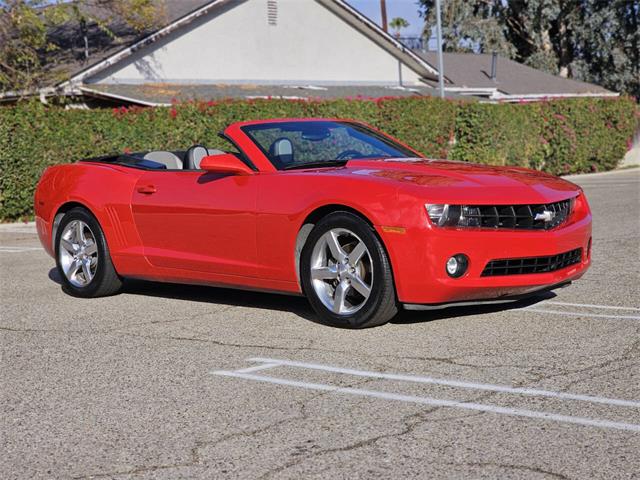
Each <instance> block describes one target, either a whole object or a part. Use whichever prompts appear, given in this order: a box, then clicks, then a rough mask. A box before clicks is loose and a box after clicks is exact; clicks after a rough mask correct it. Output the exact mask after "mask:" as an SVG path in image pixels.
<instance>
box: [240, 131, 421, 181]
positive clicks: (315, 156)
mask: <svg viewBox="0 0 640 480" xmlns="http://www.w3.org/2000/svg"><path fill="white" fill-rule="evenodd" d="M242 130H243V131H244V132H245V133H246V134H247V135H248V136H249V137H250V138H251V140H253V142H254V143H256V145H258V147H260V149H261V150H262V152H263V153H264V154H265V155H266V156H267V158H269V160H270V161H271V163H273V165H274V166H275V167H276V168H278V169H279V170H288V169H292V168H305V167H324V166H327V167H329V166H336V165H342V164H344V163H346V162H347V161H348V160H352V159H354V158H385V157H393V158H411V157H415V156H416V154H415V153H414V152H412V151H411V150H409V149H408V148H406V147H403V146H402V145H399V144H397V143H396V142H394V141H392V140H391V139H389V138H386V137H384V136H382V135H380V134H379V133H377V132H375V131H373V130H371V129H369V128H366V127H365V126H363V125H359V124H356V123H349V122H332V121H321V120H319V121H304V122H274V123H261V124H256V125H246V126H244V127H242Z"/></svg>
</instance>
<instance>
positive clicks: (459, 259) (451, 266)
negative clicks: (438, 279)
mask: <svg viewBox="0 0 640 480" xmlns="http://www.w3.org/2000/svg"><path fill="white" fill-rule="evenodd" d="M468 266H469V259H468V258H467V256H466V255H463V254H462V253H458V254H457V255H454V256H453V257H451V258H449V260H447V274H448V275H449V276H450V277H453V278H458V277H461V276H462V275H464V272H466V271H467V267H468Z"/></svg>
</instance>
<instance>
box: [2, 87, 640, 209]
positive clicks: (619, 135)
mask: <svg viewBox="0 0 640 480" xmlns="http://www.w3.org/2000/svg"><path fill="white" fill-rule="evenodd" d="M308 116H314V117H339V118H352V119H358V120H363V121H366V122H368V123H370V124H372V125H374V126H375V127H377V128H380V129H382V130H384V131H386V132H388V133H390V134H391V135H394V136H396V137H397V138H399V139H401V140H403V141H404V142H406V143H408V144H410V145H412V146H413V147H415V148H416V149H417V150H419V151H421V152H423V153H424V154H425V155H427V156H430V157H441V158H449V159H454V160H464V161H473V162H481V163H488V164H494V165H520V166H526V167H530V168H535V169H543V170H546V171H549V172H551V173H555V174H563V173H575V172H589V171H598V170H607V169H611V168H614V167H615V166H616V165H617V163H618V161H619V160H620V159H621V158H622V157H623V156H624V153H625V152H626V149H627V146H628V141H629V139H630V138H631V136H632V134H633V132H634V129H635V128H637V125H638V117H639V114H638V108H637V105H636V104H635V102H634V101H633V100H632V99H630V98H625V97H623V98H613V99H568V100H557V101H549V102H539V103H523V104H487V103H477V102H455V101H448V100H440V99H437V98H402V99H391V98H384V99H378V100H368V99H355V100H331V101H298V100H275V99H274V100H247V101H240V100H238V101H231V100H226V101H220V102H199V103H184V104H179V105H174V106H172V107H167V108H131V109H125V108H120V109H95V110H65V109H64V108H61V107H45V106H43V105H42V104H40V103H37V102H29V103H22V104H18V105H16V106H10V107H2V108H0V175H1V177H0V219H1V220H15V219H21V218H28V217H30V216H31V215H32V199H33V190H34V188H35V184H36V181H37V179H38V177H39V176H40V174H41V173H42V171H43V170H44V169H45V168H46V167H47V166H49V165H54V164H56V163H64V162H72V161H74V160H77V159H79V158H83V157H90V156H96V155H102V154H109V153H115V152H121V151H123V150H125V149H128V150H131V151H136V150H152V149H184V148H186V147H187V146H189V145H191V144H194V143H203V144H205V145H208V146H210V147H213V148H215V147H218V148H221V147H222V148H225V147H226V145H225V144H224V142H223V141H222V140H220V139H219V138H218V136H217V133H218V132H219V131H220V130H222V129H223V128H224V127H225V126H226V125H227V124H229V123H231V122H234V121H241V120H251V119H260V118H277V117H280V118H282V117H308Z"/></svg>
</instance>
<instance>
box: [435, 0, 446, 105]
mask: <svg viewBox="0 0 640 480" xmlns="http://www.w3.org/2000/svg"><path fill="white" fill-rule="evenodd" d="M436 26H437V27H438V32H437V44H438V89H439V90H440V98H444V65H443V62H442V22H441V21H440V0H436Z"/></svg>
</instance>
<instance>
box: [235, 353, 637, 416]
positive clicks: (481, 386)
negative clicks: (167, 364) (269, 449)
mask: <svg viewBox="0 0 640 480" xmlns="http://www.w3.org/2000/svg"><path fill="white" fill-rule="evenodd" d="M247 361H249V362H260V363H262V364H263V365H260V366H261V367H263V368H271V367H277V366H287V367H297V368H305V369H308V370H321V371H323V372H332V373H343V374H345V375H353V376H356V377H368V378H380V379H385V380H398V381H401V382H416V383H429V384H433V385H445V386H447V387H456V388H467V389H473V390H488V391H492V392H499V393H513V394H518V395H533V396H536V397H555V398H561V399H565V400H579V401H583V402H592V403H604V404H607V405H617V406H623V407H634V408H640V402H636V401H632V400H620V399H617V398H606V397H597V396H592V395H580V394H575V393H566V392H554V391H552V390H541V389H537V388H521V387H507V386H505V385H491V384H488V383H475V382H466V381H464V380H451V379H440V378H434V377H424V376H420V375H403V374H396V373H382V372H369V371H366V370H355V369H352V368H342V367H333V366H330V365H319V364H316V363H306V362H295V361H291V360H280V359H275V358H260V357H256V358H249V359H247ZM267 365H270V366H271V367H267ZM250 368H256V367H250ZM263 368H261V370H262V369H263ZM250 371H251V370H250V369H244V370H236V372H239V373H245V372H246V373H249V372H250Z"/></svg>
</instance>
